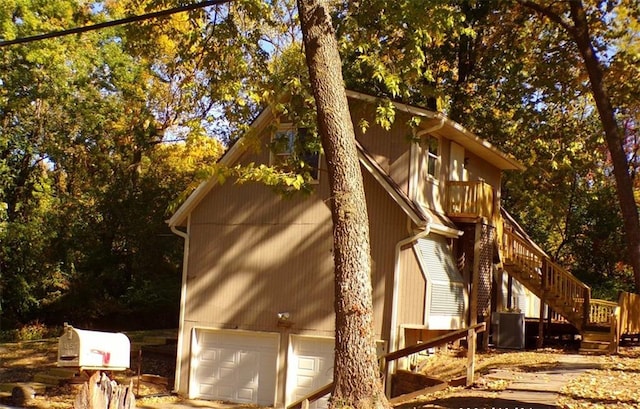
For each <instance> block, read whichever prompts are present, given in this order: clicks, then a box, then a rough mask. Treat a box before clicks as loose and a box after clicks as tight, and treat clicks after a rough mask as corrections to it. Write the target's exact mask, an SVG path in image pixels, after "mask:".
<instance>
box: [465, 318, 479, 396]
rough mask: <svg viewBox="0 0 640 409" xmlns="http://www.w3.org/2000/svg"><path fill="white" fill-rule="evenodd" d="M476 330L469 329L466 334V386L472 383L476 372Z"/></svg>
mask: <svg viewBox="0 0 640 409" xmlns="http://www.w3.org/2000/svg"><path fill="white" fill-rule="evenodd" d="M476 336H477V334H476V330H475V329H473V328H471V329H470V330H469V331H468V332H467V386H471V385H473V383H474V374H475V371H476Z"/></svg>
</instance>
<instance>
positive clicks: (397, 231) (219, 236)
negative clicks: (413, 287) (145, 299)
mask: <svg viewBox="0 0 640 409" xmlns="http://www.w3.org/2000/svg"><path fill="white" fill-rule="evenodd" d="M255 159H256V158H255V156H254V155H246V160H255ZM326 179H327V177H326V173H325V174H323V175H322V176H321V180H320V184H319V185H318V186H317V192H316V193H313V194H311V195H309V196H302V195H300V196H295V197H292V198H284V197H282V196H281V195H278V194H276V193H274V192H273V191H272V190H271V189H270V188H268V187H265V186H262V185H260V184H257V183H245V184H235V183H233V182H232V181H227V182H226V183H224V184H223V185H219V186H216V187H215V188H214V189H212V190H211V192H209V194H208V195H207V196H206V197H205V198H204V199H203V200H202V202H200V204H199V205H198V206H197V207H196V208H195V209H194V211H193V212H192V214H191V219H190V224H189V236H190V239H189V241H190V243H189V265H188V272H187V296H186V300H185V316H184V319H185V323H184V328H183V339H184V340H185V342H187V343H188V342H189V341H188V340H189V339H191V336H192V330H193V328H227V329H240V330H253V331H267V332H281V333H282V332H284V331H286V332H287V333H296V334H304V335H315V336H333V335H334V310H333V308H334V305H333V297H334V281H333V278H334V276H333V252H332V248H333V247H332V246H333V235H332V222H331V210H330V208H329V205H330V201H329V199H328V196H329V195H328V192H327V180H326ZM364 184H365V190H366V194H367V198H368V199H369V200H368V203H369V206H368V210H369V214H370V224H371V231H370V232H371V253H372V267H373V271H372V284H373V297H374V325H375V336H376V339H383V340H388V334H389V331H390V314H391V304H392V294H391V293H389V292H386V291H385V289H386V288H392V283H393V269H394V265H395V256H394V249H395V243H397V242H398V241H400V240H402V239H403V238H404V237H406V236H407V231H406V230H407V228H406V226H407V217H406V214H405V213H404V212H403V211H402V210H401V209H400V207H399V206H398V205H397V203H395V202H394V201H393V200H392V199H391V197H390V196H389V194H388V193H387V192H386V191H385V190H384V189H383V188H382V186H381V185H380V184H379V183H378V182H377V181H376V180H375V179H374V178H373V177H372V176H371V175H370V174H369V173H368V172H364ZM280 312H288V313H289V314H290V317H291V321H292V322H293V326H292V327H291V328H290V329H284V328H283V327H279V326H278V320H277V314H278V313H280ZM283 339H287V337H286V336H284V337H283ZM282 342H285V341H284V340H283V341H282ZM282 349H283V351H286V348H285V346H284V345H283V347H282ZM188 353H189V351H188V348H183V351H182V356H181V359H182V362H183V365H182V366H181V374H180V386H179V390H180V391H181V392H183V393H185V392H186V391H187V388H188V378H189V372H188V368H189V363H188ZM281 358H284V357H281ZM282 360H284V359H282Z"/></svg>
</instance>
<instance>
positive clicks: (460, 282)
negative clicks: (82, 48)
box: [168, 91, 529, 407]
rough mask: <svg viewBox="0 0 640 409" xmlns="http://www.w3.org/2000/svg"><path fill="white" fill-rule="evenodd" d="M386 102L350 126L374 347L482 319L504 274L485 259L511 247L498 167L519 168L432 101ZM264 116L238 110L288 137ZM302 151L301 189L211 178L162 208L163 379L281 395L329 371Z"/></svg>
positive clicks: (316, 218) (263, 129)
mask: <svg viewBox="0 0 640 409" xmlns="http://www.w3.org/2000/svg"><path fill="white" fill-rule="evenodd" d="M347 96H348V99H349V104H350V110H351V114H352V119H353V122H354V124H359V123H360V121H361V120H367V121H368V122H369V123H371V124H373V123H374V120H373V118H374V116H375V109H376V102H377V101H376V99H375V98H374V97H371V96H369V95H365V94H361V93H356V92H351V91H348V92H347ZM394 105H395V108H396V119H395V122H394V124H393V125H392V127H391V129H389V130H388V131H387V130H384V129H382V128H381V127H378V126H375V125H371V126H370V128H369V129H368V130H367V132H365V133H363V132H361V131H360V130H358V129H359V127H357V126H356V137H357V142H358V153H359V159H360V164H361V168H362V171H363V178H364V188H365V193H366V197H367V208H368V211H369V218H370V234H371V253H372V285H373V300H374V326H375V336H376V338H377V340H378V348H379V352H380V353H384V352H388V351H394V350H397V349H399V348H402V347H404V346H406V345H411V344H414V343H416V342H419V341H420V340H423V339H427V338H429V337H433V336H436V335H438V334H440V332H441V331H445V330H451V329H459V328H464V327H466V326H468V325H470V324H473V323H475V322H476V321H478V320H487V321H488V320H489V316H490V314H491V311H492V310H495V309H496V305H495V304H496V303H495V302H494V305H493V307H492V303H491V299H492V288H496V291H498V292H499V291H500V289H501V288H502V287H503V285H502V283H503V282H504V281H505V280H504V279H503V278H502V277H503V276H502V275H501V274H496V275H495V277H497V278H496V279H495V280H497V279H499V280H500V281H499V282H500V283H501V284H500V285H498V286H493V285H492V282H493V281H494V274H493V273H494V271H496V265H498V266H500V265H501V263H502V260H512V259H514V257H511V258H509V256H513V254H516V253H513V252H511V253H509V254H507V255H506V256H501V252H502V247H503V244H502V237H503V236H504V234H503V230H504V229H503V217H502V216H501V212H500V184H501V177H502V173H503V171H509V170H521V169H523V166H522V165H521V164H520V163H519V162H518V161H517V160H515V159H513V158H512V157H510V156H509V155H507V154H505V153H503V152H501V151H500V150H498V149H497V148H495V147H494V146H492V145H491V144H490V143H488V142H487V141H485V140H483V139H481V138H479V137H478V136H476V135H474V134H473V133H471V132H469V131H468V130H466V129H465V128H464V127H462V126H461V125H460V124H458V123H455V122H453V121H451V120H449V119H447V118H446V117H444V116H443V115H442V114H439V113H435V112H431V111H429V110H426V109H423V108H419V107H415V106H409V105H404V104H400V103H395V104H394ZM412 118H419V119H420V121H419V125H417V126H414V127H411V126H409V125H408V124H409V123H410V119H412ZM274 120H275V118H274V114H273V113H272V111H271V110H270V109H266V110H264V111H263V112H262V113H261V114H260V115H259V116H258V117H257V119H256V120H255V121H254V122H253V124H252V129H253V132H255V133H256V134H257V135H259V140H260V141H262V142H263V144H264V146H265V147H266V146H271V147H273V146H275V145H277V144H274V143H273V141H274V140H276V141H279V140H280V139H283V138H284V140H289V141H291V140H293V139H295V138H296V137H299V134H300V130H296V129H294V128H293V127H292V126H291V125H280V127H279V128H278V129H276V130H275V131H274V129H273V126H271V125H272V124H273V123H274ZM280 122H282V121H280ZM414 123H415V122H414ZM274 138H275V139H274ZM286 154H287V152H286V149H285V150H279V151H275V152H274V150H273V149H271V150H270V149H266V148H265V149H262V150H257V151H256V150H255V149H250V148H249V144H245V143H244V141H243V140H242V139H241V140H239V141H238V142H237V143H236V144H234V145H233V146H232V147H231V148H230V149H229V150H228V151H227V152H226V154H225V155H224V156H223V157H222V158H221V162H222V163H224V164H227V165H235V164H241V163H244V164H248V163H258V164H259V163H264V164H269V163H274V161H278V160H282V158H281V157H280V156H281V155H286ZM315 160H316V161H317V169H316V170H317V173H316V176H315V177H316V178H317V180H316V182H317V183H316V185H315V190H314V192H313V193H312V194H310V195H309V196H302V195H298V196H294V197H283V196H282V195H278V194H276V193H274V192H273V190H272V189H270V188H268V187H266V186H264V185H261V184H257V183H244V184H235V183H233V182H232V181H227V182H226V183H223V184H220V183H218V181H217V179H216V178H212V179H211V180H209V181H206V182H204V183H202V184H201V185H200V186H199V187H198V188H197V189H196V190H195V191H194V192H193V194H192V195H191V196H190V197H189V198H188V199H187V200H186V201H185V202H184V203H183V204H182V206H181V207H180V208H179V209H178V210H177V211H176V213H175V214H174V215H173V216H172V217H171V219H170V220H169V221H168V223H169V225H170V227H171V228H172V230H173V231H174V232H175V233H176V234H178V235H180V236H181V237H183V238H184V241H185V245H184V271H183V276H182V296H181V309H180V311H181V312H180V328H179V337H178V357H177V368H176V379H175V390H176V392H178V393H180V394H182V395H186V396H188V397H190V398H203V399H212V400H225V401H233V402H241V403H253V404H258V405H267V406H272V405H273V406H279V407H282V406H286V405H288V404H290V403H291V402H294V401H296V400H298V399H299V398H301V397H304V396H306V395H308V394H309V393H310V392H313V391H315V390H317V389H319V388H320V387H322V386H324V385H326V384H327V383H328V382H330V381H331V379H332V371H333V370H332V366H333V348H334V339H333V336H334V309H333V308H334V304H333V298H334V277H333V248H332V246H333V240H332V222H331V211H330V208H329V203H330V201H329V188H328V180H327V176H326V163H325V162H323V161H322V158H321V157H320V158H316V159H315ZM505 237H507V236H505ZM508 237H511V236H508ZM510 243H511V242H510ZM507 267H513V264H505V267H504V269H505V271H507V272H509V271H508V270H507ZM513 270H514V271H515V270H517V271H516V273H518V272H520V270H521V269H516V268H514V269H513ZM500 271H502V270H500ZM509 273H510V272H509ZM522 277H524V275H522V274H521V275H519V276H518V278H519V279H522V281H523V282H525V283H526V280H525V279H524V278H522ZM527 288H529V287H527ZM494 298H497V299H500V300H504V298H505V297H504V295H499V296H497V297H494ZM498 304H499V302H498ZM315 405H317V406H319V407H322V406H325V405H326V400H325V401H322V400H320V401H318V402H316V403H315Z"/></svg>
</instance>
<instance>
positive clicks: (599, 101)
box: [569, 0, 640, 291]
mask: <svg viewBox="0 0 640 409" xmlns="http://www.w3.org/2000/svg"><path fill="white" fill-rule="evenodd" d="M569 7H570V10H571V20H572V21H573V29H572V30H571V34H572V35H573V38H574V41H575V42H576V45H577V46H578V50H579V51H580V55H581V56H582V58H583V60H584V64H585V67H586V69H587V73H588V75H589V82H590V84H591V92H592V93H593V99H594V100H595V103H596V107H597V109H598V114H599V115H600V121H601V122H602V126H603V127H604V133H605V139H606V142H607V148H608V149H609V153H610V154H611V161H612V162H613V175H614V177H615V180H616V187H617V189H616V191H617V194H618V200H619V202H620V210H621V212H622V217H623V219H624V228H625V232H626V234H627V246H628V251H629V262H630V263H631V267H632V268H633V275H634V278H635V285H636V291H638V290H640V219H639V218H638V207H637V205H636V201H635V198H634V195H633V180H632V179H631V175H630V174H629V162H628V161H627V156H626V155H625V152H624V146H623V143H624V140H623V135H621V133H620V130H619V127H618V123H617V122H616V117H615V112H614V109H613V107H612V105H611V98H610V97H609V94H608V91H607V88H606V86H605V83H604V75H603V71H602V66H601V64H600V61H599V60H598V56H597V54H596V52H595V50H594V48H593V44H592V40H591V35H590V33H589V26H588V23H587V15H586V13H585V10H584V6H583V4H582V2H581V1H576V0H574V1H570V2H569Z"/></svg>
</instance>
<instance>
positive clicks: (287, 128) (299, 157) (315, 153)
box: [270, 125, 320, 182]
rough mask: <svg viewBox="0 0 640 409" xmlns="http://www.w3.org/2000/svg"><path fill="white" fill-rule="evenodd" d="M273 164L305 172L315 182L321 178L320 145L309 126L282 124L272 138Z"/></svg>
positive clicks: (293, 170)
mask: <svg viewBox="0 0 640 409" xmlns="http://www.w3.org/2000/svg"><path fill="white" fill-rule="evenodd" d="M270 148H271V165H272V166H276V167H278V168H280V169H282V170H285V171H290V172H296V173H301V174H305V173H307V174H308V175H309V177H310V179H311V181H313V182H317V181H318V178H319V168H320V153H319V152H320V145H319V141H318V140H317V138H314V137H313V135H310V133H309V130H308V129H307V128H295V127H294V126H293V125H283V126H281V127H280V128H279V129H278V130H277V131H276V132H275V134H274V135H273V138H272V139H271V146H270Z"/></svg>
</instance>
